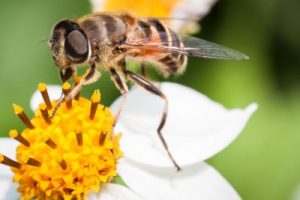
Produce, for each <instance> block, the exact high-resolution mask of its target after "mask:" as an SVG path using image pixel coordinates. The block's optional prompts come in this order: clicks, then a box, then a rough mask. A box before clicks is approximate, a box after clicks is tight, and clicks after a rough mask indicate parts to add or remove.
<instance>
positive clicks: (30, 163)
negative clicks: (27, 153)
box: [26, 158, 42, 167]
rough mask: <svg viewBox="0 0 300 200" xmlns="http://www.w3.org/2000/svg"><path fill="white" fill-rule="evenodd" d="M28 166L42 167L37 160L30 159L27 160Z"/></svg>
mask: <svg viewBox="0 0 300 200" xmlns="http://www.w3.org/2000/svg"><path fill="white" fill-rule="evenodd" d="M26 164H27V165H31V166H34V167H40V166H41V165H42V164H41V163H40V162H39V161H37V160H35V159H33V158H29V159H28V160H27V162H26Z"/></svg>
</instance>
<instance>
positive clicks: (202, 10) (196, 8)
mask: <svg viewBox="0 0 300 200" xmlns="http://www.w3.org/2000/svg"><path fill="white" fill-rule="evenodd" d="M90 2H91V4H92V10H93V11H94V12H99V11H119V10H126V11H129V12H131V13H133V14H135V15H136V16H139V17H161V18H169V19H171V20H170V21H169V24H170V27H171V28H172V29H173V30H174V31H177V32H183V33H195V32H197V31H198V25H197V23H196V21H198V20H201V19H202V18H203V17H204V16H205V15H206V14H207V13H208V12H209V11H210V9H211V7H212V6H213V5H214V3H215V2H216V0H143V1H134V0H124V1H119V0H90ZM152 7H153V9H149V8H152ZM166 22H168V20H167V21H166Z"/></svg>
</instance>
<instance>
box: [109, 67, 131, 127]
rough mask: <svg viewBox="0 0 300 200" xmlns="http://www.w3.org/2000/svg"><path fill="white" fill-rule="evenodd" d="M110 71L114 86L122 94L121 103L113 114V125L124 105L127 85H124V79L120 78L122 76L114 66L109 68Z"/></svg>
mask: <svg viewBox="0 0 300 200" xmlns="http://www.w3.org/2000/svg"><path fill="white" fill-rule="evenodd" d="M110 73H111V75H112V76H111V79H112V81H113V82H114V83H115V85H116V87H117V88H118V90H119V91H120V92H121V94H122V101H121V105H120V108H119V110H118V112H117V114H116V116H115V121H114V126H115V125H116V124H117V121H118V119H119V117H120V114H121V112H122V109H123V107H124V104H125V100H126V94H127V91H128V88H127V85H126V82H125V81H124V79H122V77H121V76H120V75H119V74H118V72H117V71H116V70H115V69H114V68H111V69H110Z"/></svg>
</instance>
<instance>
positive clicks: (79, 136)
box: [76, 131, 82, 146]
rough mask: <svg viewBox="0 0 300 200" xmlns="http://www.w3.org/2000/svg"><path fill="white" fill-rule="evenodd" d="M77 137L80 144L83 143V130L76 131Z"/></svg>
mask: <svg viewBox="0 0 300 200" xmlns="http://www.w3.org/2000/svg"><path fill="white" fill-rule="evenodd" d="M76 139H77V143H78V145H79V146H81V145H82V132H81V131H78V132H76Z"/></svg>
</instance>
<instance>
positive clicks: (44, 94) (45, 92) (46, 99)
mask: <svg viewBox="0 0 300 200" xmlns="http://www.w3.org/2000/svg"><path fill="white" fill-rule="evenodd" d="M38 90H39V91H40V93H41V95H42V97H43V99H44V102H45V104H46V106H47V109H48V110H50V109H52V104H51V101H50V98H49V94H48V90H47V85H46V84H45V83H39V85H38Z"/></svg>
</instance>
